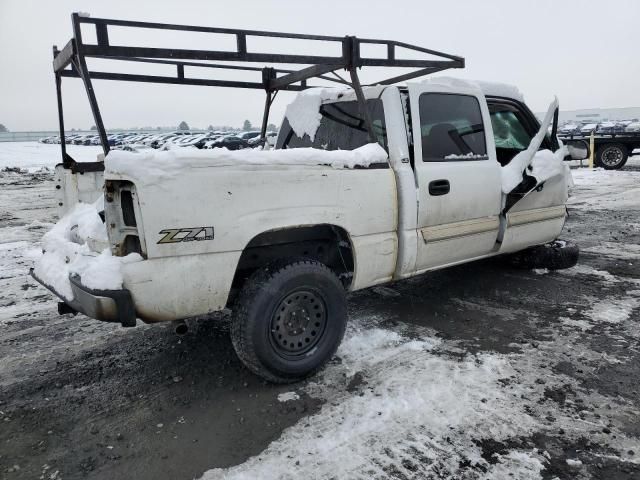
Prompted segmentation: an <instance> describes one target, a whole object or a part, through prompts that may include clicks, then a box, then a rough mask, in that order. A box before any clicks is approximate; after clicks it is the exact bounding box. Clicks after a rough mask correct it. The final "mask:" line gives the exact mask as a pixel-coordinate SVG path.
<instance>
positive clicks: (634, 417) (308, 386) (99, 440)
mask: <svg viewBox="0 0 640 480" xmlns="http://www.w3.org/2000/svg"><path fill="white" fill-rule="evenodd" d="M58 148H59V147H58V146H56V145H40V144H36V143H22V144H0V169H2V168H3V167H8V166H19V167H22V168H27V169H28V173H26V172H14V171H3V172H1V173H0V232H1V233H2V235H1V237H0V238H1V240H0V327H1V330H0V331H1V332H2V333H0V359H1V361H0V425H1V427H2V428H0V477H2V478H7V479H13V478H16V479H18V478H25V479H26V478H29V479H31V478H58V479H59V478H63V479H74V478H87V477H89V478H98V479H113V478H137V479H159V478H175V479H179V478H184V479H189V478H194V477H196V478H197V477H201V476H203V475H204V478H206V479H216V478H261V479H266V478H292V479H294V478H338V479H342V478H399V479H405V478H451V477H455V478H465V479H466V478H469V479H475V478H478V479H480V478H506V477H507V476H508V475H509V474H510V473H511V474H513V478H519V479H527V478H531V479H534V478H549V479H552V478H555V477H558V478H602V479H617V478H621V479H623V478H639V477H640V385H638V378H639V376H640V347H639V340H640V157H638V156H636V157H632V158H631V159H630V161H629V163H628V164H627V166H626V167H625V169H624V170H621V171H603V170H594V171H589V170H587V169H579V170H573V173H574V180H575V182H576V187H575V188H574V190H573V192H572V197H571V198H570V200H569V212H570V216H569V219H568V222H567V225H566V226H565V231H564V232H563V236H562V238H564V239H567V240H571V241H574V242H575V243H577V244H578V245H579V246H580V247H581V250H582V252H581V258H580V262H579V263H578V265H577V266H576V267H574V268H572V269H569V270H565V271H558V272H549V271H546V270H536V271H521V270H514V269H512V268H510V267H508V266H506V265H505V264H504V263H503V262H502V261H500V259H493V260H490V261H482V262H478V263H473V264H469V265H464V266H460V267H456V268H453V269H448V270H446V271H440V272H434V273H431V274H428V275H425V276H421V277H417V278H414V279H411V280H407V281H403V282H397V283H394V284H391V285H389V286H385V287H376V288H372V289H367V290H364V291H360V292H355V293H353V294H351V298H350V325H349V328H348V331H347V335H346V337H345V340H344V343H343V344H342V346H341V347H340V349H339V351H338V355H337V357H336V358H335V359H334V360H333V361H332V362H331V363H330V364H329V365H328V367H327V368H326V369H325V370H324V371H323V372H321V373H320V374H318V375H317V376H315V377H313V378H311V379H309V380H308V381H306V382H302V383H300V384H295V385H289V386H273V385H269V384H266V383H264V382H263V381H261V380H260V379H258V378H257V377H255V376H254V375H252V374H250V373H249V372H248V371H246V370H245V369H244V368H243V367H242V365H241V364H240V362H239V360H237V358H236V356H235V354H234V353H233V349H232V346H231V342H230V340H229V335H228V326H227V319H226V318H225V317H224V316H216V317H214V318H207V319H205V318H202V319H194V320H190V321H189V327H190V330H189V333H188V334H187V335H185V336H182V337H178V336H176V335H175V334H174V333H173V330H172V327H171V325H156V326H146V325H144V326H138V327H137V328H134V329H123V328H120V327H118V326H114V325H109V324H102V323H100V322H97V321H94V320H89V319H87V318H86V317H84V316H81V315H80V316H77V317H72V316H69V315H66V316H59V315H58V314H57V311H56V300H55V299H54V298H53V297H52V296H51V295H50V294H49V293H48V291H46V290H45V289H44V288H42V287H40V286H39V285H38V284H37V283H35V282H34V281H33V280H31V279H30V277H29V276H28V275H27V271H28V268H29V266H30V260H29V258H30V254H29V252H30V251H32V250H33V249H37V247H38V241H39V239H40V238H41V236H42V234H43V233H44V232H46V231H47V230H48V228H50V226H51V224H52V223H53V222H55V220H56V218H55V209H54V202H53V182H52V180H51V173H50V172H47V171H39V170H38V169H39V168H40V167H42V166H52V165H53V164H54V163H55V162H56V160H57V158H58V155H59V150H58ZM78 149H83V150H82V151H83V152H86V154H87V155H88V156H91V155H94V154H95V153H96V149H94V148H93V147H78ZM74 154H79V153H74ZM83 159H85V160H89V158H83ZM41 476H42V477H41Z"/></svg>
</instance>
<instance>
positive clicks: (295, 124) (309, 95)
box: [285, 88, 352, 142]
mask: <svg viewBox="0 0 640 480" xmlns="http://www.w3.org/2000/svg"><path fill="white" fill-rule="evenodd" d="M351 91H352V90H351V89H348V88H309V89H307V90H303V91H302V92H300V93H298V95H297V96H296V98H295V100H294V101H293V102H291V103H290V104H289V105H287V109H286V112H285V116H286V117H287V120H289V125H291V128H292V129H293V131H294V132H295V134H296V135H297V136H298V137H300V138H302V137H304V136H305V134H306V135H309V138H310V139H311V141H312V142H313V139H314V137H315V136H316V131H317V130H318V127H319V126H320V120H322V115H321V114H320V105H322V102H325V101H328V100H336V99H338V98H340V96H342V95H344V94H345V93H348V92H351Z"/></svg>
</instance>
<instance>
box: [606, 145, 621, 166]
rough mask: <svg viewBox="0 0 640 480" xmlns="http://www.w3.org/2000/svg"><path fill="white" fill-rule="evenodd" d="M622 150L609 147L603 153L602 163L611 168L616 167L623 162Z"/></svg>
mask: <svg viewBox="0 0 640 480" xmlns="http://www.w3.org/2000/svg"><path fill="white" fill-rule="evenodd" d="M622 157H623V154H622V150H620V149H619V148H617V147H609V148H607V149H606V150H605V151H604V152H602V163H604V164H605V165H607V166H609V167H615V166H616V165H618V164H619V163H620V162H621V161H622Z"/></svg>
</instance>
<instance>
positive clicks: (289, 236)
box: [229, 224, 354, 303]
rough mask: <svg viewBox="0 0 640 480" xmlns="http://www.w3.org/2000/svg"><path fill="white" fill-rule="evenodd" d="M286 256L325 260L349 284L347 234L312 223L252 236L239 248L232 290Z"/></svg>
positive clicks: (350, 264)
mask: <svg viewBox="0 0 640 480" xmlns="http://www.w3.org/2000/svg"><path fill="white" fill-rule="evenodd" d="M288 258H311V259H314V260H317V261H319V262H322V263H324V264H325V265H326V266H328V267H329V268H331V270H333V271H334V272H335V274H336V275H338V278H339V279H340V281H341V282H342V284H343V285H344V286H345V288H348V287H349V286H350V285H351V281H352V279H353V271H354V259H353V250H352V244H351V240H350V238H349V234H348V233H347V232H346V230H344V229H343V228H342V227H338V226H335V225H326V224H323V225H312V226H301V227H291V228H284V229H279V230H270V231H268V232H263V233H261V234H259V235H257V236H256V237H254V238H253V239H252V240H251V241H250V242H249V243H248V244H247V246H246V247H245V248H244V250H243V251H242V255H241V256H240V260H239V261H238V266H237V267H236V273H235V275H234V278H233V283H232V286H231V288H232V292H231V296H230V301H229V303H231V301H232V299H233V297H235V292H237V290H238V289H239V288H240V287H241V286H242V284H243V283H244V282H245V280H246V279H247V278H248V277H249V276H250V275H251V274H252V273H253V272H254V271H255V270H257V269H258V268H261V267H264V266H265V265H268V264H271V263H273V262H276V261H278V260H283V259H288Z"/></svg>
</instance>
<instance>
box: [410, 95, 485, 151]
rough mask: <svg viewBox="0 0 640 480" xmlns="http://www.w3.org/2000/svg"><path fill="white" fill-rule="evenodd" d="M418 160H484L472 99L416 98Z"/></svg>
mask: <svg viewBox="0 0 640 480" xmlns="http://www.w3.org/2000/svg"><path fill="white" fill-rule="evenodd" d="M419 108H420V132H421V135H422V160H423V161H424V162H442V161H456V160H486V159H487V158H488V157H487V145H486V142H485V137H484V124H483V122H482V113H481V112H480V104H479V103H478V99H477V98H476V97H473V96H470V95H459V94H450V93H423V94H422V95H420V99H419Z"/></svg>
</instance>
